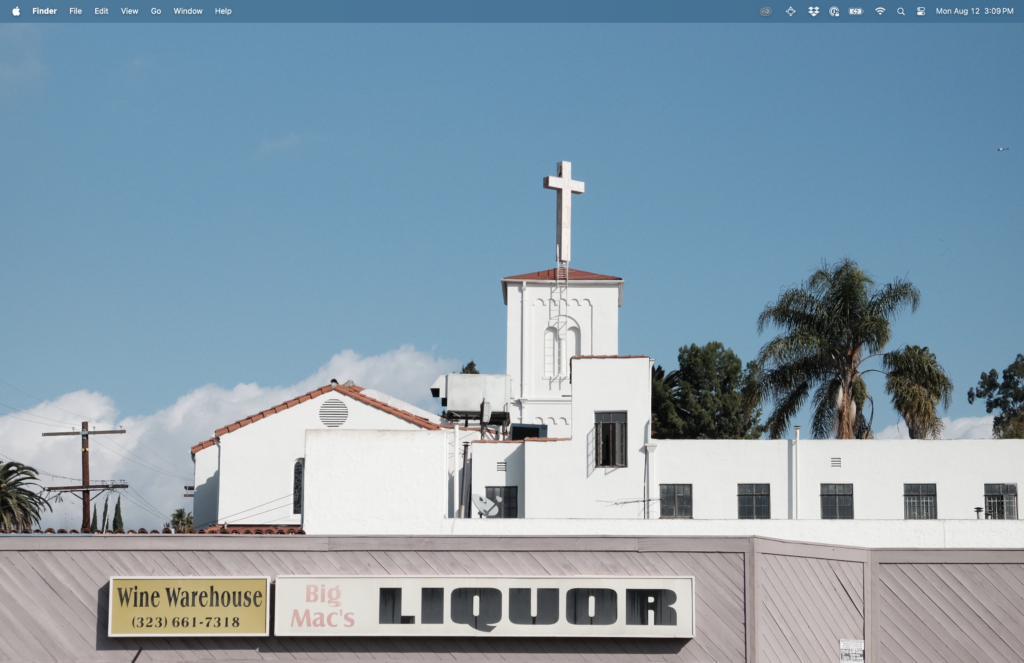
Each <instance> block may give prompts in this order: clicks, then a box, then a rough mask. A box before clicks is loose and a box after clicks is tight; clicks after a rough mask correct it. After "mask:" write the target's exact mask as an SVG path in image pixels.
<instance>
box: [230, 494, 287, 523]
mask: <svg viewBox="0 0 1024 663" xmlns="http://www.w3.org/2000/svg"><path fill="white" fill-rule="evenodd" d="M291 496H292V494H291V493H288V494H287V495H282V496H281V497H278V498H276V499H272V500H270V501H269V502H264V503H263V504H257V505H256V506H251V507H249V508H248V509H243V510H242V511H239V512H238V513H232V514H229V515H226V516H224V521H225V522H227V519H228V518H234V517H235V516H237V515H240V514H243V513H245V512H246V511H252V510H253V509H258V508H260V507H261V506H266V505H268V504H271V503H273V502H279V501H281V500H283V499H285V498H287V497H291ZM281 506H284V505H281ZM280 508H281V507H274V509H280ZM274 509H271V511H273V510H274ZM264 513H266V512H264ZM251 515H257V516H258V515H259V514H251ZM245 517H246V518H248V517H249V516H245Z"/></svg>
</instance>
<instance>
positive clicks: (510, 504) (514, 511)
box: [486, 486, 519, 518]
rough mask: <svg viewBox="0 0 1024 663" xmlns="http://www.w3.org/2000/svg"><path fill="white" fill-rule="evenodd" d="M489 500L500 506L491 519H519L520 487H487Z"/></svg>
mask: <svg viewBox="0 0 1024 663" xmlns="http://www.w3.org/2000/svg"><path fill="white" fill-rule="evenodd" d="M486 491H487V492H486V494H487V499H489V500H490V501H492V502H494V503H495V504H497V505H498V512H497V514H495V515H492V516H491V518H518V517H519V486H487V488H486Z"/></svg>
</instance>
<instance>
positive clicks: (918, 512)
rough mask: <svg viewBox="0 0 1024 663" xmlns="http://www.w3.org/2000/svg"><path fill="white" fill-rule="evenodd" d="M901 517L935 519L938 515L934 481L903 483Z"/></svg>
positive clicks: (907, 518)
mask: <svg viewBox="0 0 1024 663" xmlns="http://www.w3.org/2000/svg"><path fill="white" fill-rule="evenodd" d="M903 517H904V518H905V519H906V520H935V519H936V518H938V517H939V512H938V508H937V507H936V506H935V484H934V483H905V484H903Z"/></svg>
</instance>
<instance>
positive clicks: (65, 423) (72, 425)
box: [0, 380, 189, 481]
mask: <svg viewBox="0 0 1024 663" xmlns="http://www.w3.org/2000/svg"><path fill="white" fill-rule="evenodd" d="M0 383H2V384H5V385H7V386H8V387H10V388H11V389H14V390H15V391H18V392H21V393H23V394H25V395H26V396H29V397H30V398H34V399H35V400H37V401H39V402H40V403H43V404H47V405H50V406H51V407H54V408H56V409H58V410H60V411H61V412H67V413H68V414H73V415H75V416H76V417H82V418H83V419H87V418H88V417H86V416H85V415H84V414H78V413H75V412H71V411H70V410H65V409H64V408H62V407H58V406H57V405H54V404H53V402H51V401H44V400H43V399H41V398H39V397H38V396H33V395H32V394H30V393H28V392H27V391H24V390H22V389H18V388H17V387H15V386H14V385H13V384H11V383H10V382H6V381H4V380H0ZM0 405H2V406H4V407H6V408H10V409H12V410H16V411H18V412H23V413H25V414H27V415H29V416H31V417H37V418H39V419H46V420H48V421H53V422H55V423H59V424H62V425H65V426H71V427H72V429H74V427H75V424H72V423H69V422H66V421H58V420H57V419H51V418H49V417H44V416H42V415H39V414H33V413H31V412H27V411H25V410H22V409H20V408H16V407H14V406H12V405H6V404H4V403H0ZM2 416H5V417H11V418H12V419H17V420H19V421H24V422H26V423H30V424H36V425H37V426H47V425H49V424H43V423H41V422H38V421H30V420H28V419H22V418H21V417H15V416H14V415H13V414H5V415H2ZM98 423H103V422H102V421H101V422H98ZM110 424H111V426H117V425H118V424H117V423H116V422H110ZM125 433H126V434H127V435H129V436H130V437H132V438H133V439H134V440H135V441H136V442H138V443H140V444H144V445H147V446H148V445H149V443H148V442H144V441H143V440H140V439H139V438H137V437H135V436H134V435H132V434H131V433H129V432H128V431H125ZM118 446H121V445H120V444H119V445H118ZM121 448H122V449H124V450H125V451H126V452H127V453H130V454H132V455H133V456H135V457H136V458H138V459H139V460H143V461H144V462H145V460H144V459H143V458H142V457H141V456H139V455H137V454H134V453H132V452H131V451H129V450H128V449H125V448H124V447H121ZM148 451H149V453H152V454H153V455H154V456H156V457H157V458H159V459H160V460H162V461H164V462H165V463H170V464H171V465H173V466H175V468H176V469H178V470H179V471H181V470H182V468H181V466H179V465H177V461H172V460H170V459H168V458H164V457H163V456H161V455H160V454H158V453H156V451H154V450H153V449H152V447H151V448H150V449H149V450H148ZM185 471H186V472H187V470H185ZM165 474H166V473H165ZM179 478H183V479H184V480H185V481H188V480H189V477H179Z"/></svg>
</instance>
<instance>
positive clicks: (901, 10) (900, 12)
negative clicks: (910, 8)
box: [896, 7, 907, 16]
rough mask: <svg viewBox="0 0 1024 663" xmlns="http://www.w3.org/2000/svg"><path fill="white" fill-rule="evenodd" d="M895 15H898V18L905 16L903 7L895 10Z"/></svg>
mask: <svg viewBox="0 0 1024 663" xmlns="http://www.w3.org/2000/svg"><path fill="white" fill-rule="evenodd" d="M896 13H897V14H899V15H900V16H906V15H907V14H906V12H904V11H903V7H900V8H899V9H897V10H896Z"/></svg>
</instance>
